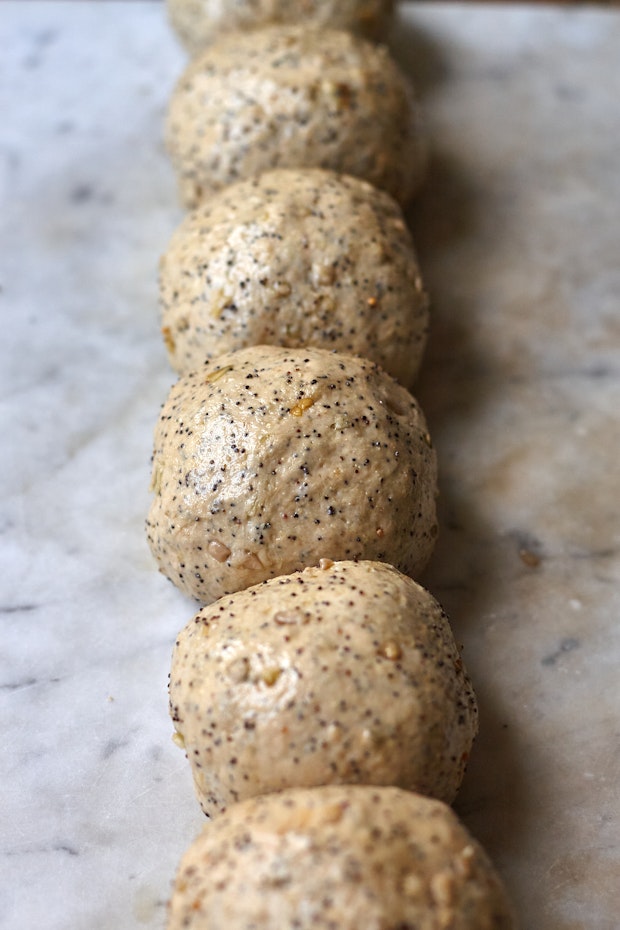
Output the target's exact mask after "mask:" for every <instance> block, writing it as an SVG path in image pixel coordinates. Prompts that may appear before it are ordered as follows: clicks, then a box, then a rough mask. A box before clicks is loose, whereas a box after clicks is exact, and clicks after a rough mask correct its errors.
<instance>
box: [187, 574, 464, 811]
mask: <svg viewBox="0 0 620 930" xmlns="http://www.w3.org/2000/svg"><path fill="white" fill-rule="evenodd" d="M170 714H171V717H172V719H173V722H174V726H175V729H176V733H177V736H176V739H177V741H178V742H179V744H180V745H182V746H184V748H185V751H186V753H187V758H188V759H189V762H190V765H191V768H192V774H193V777H194V784H195V787H196V793H197V795H198V800H199V801H200V804H201V807H202V809H203V811H204V812H205V814H208V815H210V816H211V815H214V814H217V813H218V812H220V811H222V810H224V809H225V808H226V807H228V805H230V804H233V803H235V802H236V801H240V800H244V799H245V798H250V797H253V796H254V795H257V794H267V793H269V792H272V791H280V790H282V789H283V788H291V787H312V786H315V785H329V784H367V785H398V786H400V787H401V788H407V789H410V790H412V791H419V792H420V793H422V794H426V795H432V796H433V797H438V798H440V799H441V800H443V801H448V802H449V801H452V800H453V799H454V796H455V795H456V792H457V790H458V788H459V785H460V783H461V780H462V777H463V773H464V770H465V763H466V761H467V758H468V756H469V752H470V750H471V746H472V743H473V740H474V736H475V735H476V732H477V723H478V714H477V705H476V699H475V696H474V693H473V690H472V686H471V682H470V680H469V678H468V676H467V673H466V672H465V670H464V668H463V663H462V661H461V658H460V655H459V651H458V648H457V646H456V644H455V642H454V637H453V635H452V631H451V629H450V624H449V623H448V619H447V617H446V616H445V614H444V613H443V611H442V610H441V607H440V606H439V604H438V603H437V602H436V601H435V600H434V599H433V598H432V597H431V595H430V594H429V593H428V591H425V590H424V588H422V587H420V586H419V585H417V584H416V583H415V582H414V581H412V580H411V579H410V578H408V577H407V576H405V575H402V574H400V573H399V572H397V571H396V569H394V568H392V567H391V566H389V565H385V564H382V563H381V562H335V563H332V562H329V561H328V562H326V563H322V565H321V566H320V567H317V568H307V569H305V570H304V571H303V572H298V573H296V574H293V575H285V576H283V577H280V578H272V579H270V580H269V581H265V582H263V583H262V584H260V585H257V586H256V587H253V588H249V589H247V590H245V591H239V592H237V593H236V594H232V595H230V596H229V597H225V598H222V599H221V600H220V601H218V602H217V603H215V604H212V605H211V606H209V607H203V609H202V610H201V611H200V613H198V614H197V616H196V617H194V619H193V620H192V621H190V623H188V625H187V626H186V627H185V629H184V630H183V631H182V632H181V633H180V635H179V638H178V640H177V642H176V645H175V649H174V653H173V659H172V671H171V676H170Z"/></svg>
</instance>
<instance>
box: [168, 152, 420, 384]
mask: <svg viewBox="0 0 620 930" xmlns="http://www.w3.org/2000/svg"><path fill="white" fill-rule="evenodd" d="M159 283H160V304H161V311H162V333H163V336H164V341H165V344H166V347H167V349H168V354H169V357H170V362H171V364H172V367H173V368H174V369H175V370H176V371H177V372H179V373H180V374H183V373H185V372H187V371H189V370H191V369H192V368H195V367H196V366H197V365H200V364H202V363H203V362H204V361H205V360H206V359H210V358H214V357H217V356H218V355H221V354H223V353H225V352H230V351H234V350H235V349H240V348H245V347H246V346H251V345H261V344H264V345H281V346H286V347H294V346H302V345H309V346H319V347H324V348H332V349H335V350H337V351H339V352H346V353H348V354H350V355H361V356H364V357H366V358H369V359H370V360H371V361H375V362H378V363H379V364H380V365H381V366H382V367H383V368H385V370H386V371H387V372H388V373H389V374H391V375H393V376H394V377H395V378H396V379H397V380H398V381H400V382H401V384H404V385H405V387H411V386H412V384H413V383H414V381H415V378H416V376H417V373H418V370H419V367H420V363H421V360H422V355H423V351H424V347H425V344H426V334H427V329H428V298H427V295H426V292H425V290H424V287H423V284H422V278H421V275H420V269H419V265H418V261H417V257H416V253H415V249H414V246H413V242H412V239H411V235H410V233H409V231H408V229H407V227H406V225H405V222H404V219H403V215H402V212H401V210H400V207H399V206H398V204H397V203H396V201H395V200H393V198H392V197H390V195H389V194H387V193H385V191H380V190H378V189H377V188H374V187H372V185H370V184H368V183H367V182H365V181H362V180H360V179H359V178H352V177H348V176H344V175H337V174H334V173H333V172H328V171H322V170H319V169H303V170H294V169H276V170H274V171H270V172H267V173H266V174H263V175H261V176H260V177H258V178H255V179H252V180H247V181H241V182H239V183H238V184H234V185H231V186H230V187H227V188H225V189H224V190H223V191H221V192H220V193H219V194H215V195H214V196H213V197H212V198H210V199H209V200H208V201H206V203H204V204H203V205H201V206H200V207H198V208H197V209H196V210H195V211H194V212H192V213H190V214H188V215H187V216H186V218H185V220H184V221H183V222H182V223H181V225H180V226H179V228H178V229H177V230H176V232H175V233H174V235H173V236H172V239H171V241H170V244H169V246H168V249H167V251H166V253H165V254H164V256H163V257H162V260H161V262H160V275H159Z"/></svg>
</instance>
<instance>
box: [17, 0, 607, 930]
mask: <svg viewBox="0 0 620 930" xmlns="http://www.w3.org/2000/svg"><path fill="white" fill-rule="evenodd" d="M0 37H1V47H2V49H3V53H2V58H3V60H2V66H1V68H2V72H1V77H0V112H1V113H2V123H1V128H0V201H1V204H2V206H1V208H0V235H1V244H0V287H1V291H0V310H1V313H2V330H3V338H2V340H1V343H0V353H1V357H2V361H1V368H0V371H1V376H2V394H1V397H0V417H1V428H2V437H3V439H2V453H1V455H2V478H3V480H2V488H1V492H0V493H1V503H0V547H1V555H2V570H1V593H0V624H1V627H0V630H1V632H0V637H1V644H2V645H1V647H0V701H1V716H0V727H1V730H2V746H3V754H2V764H1V770H0V771H1V775H0V778H1V796H2V805H1V808H0V862H1V868H0V874H1V876H2V877H1V878H0V927H2V928H7V930H9V928H30V927H45V928H47V930H61V928H68V927H70V928H71V930H87V928H88V930H112V928H115V930H124V928H139V927H147V928H162V927H163V926H164V921H165V901H166V899H167V896H168V893H169V890H170V883H171V880H172V877H173V874H174V871H175V868H176V864H177V861H178V859H179V856H180V854H181V852H182V851H183V850H184V849H185V847H186V846H187V845H188V844H189V842H190V840H191V839H192V838H193V836H194V834H195V833H196V832H197V830H198V828H199V826H200V824H201V823H202V817H201V815H200V813H199V811H198V808H197V804H196V802H195V801H194V797H193V791H192V787H191V779H190V775H189V770H188V768H187V764H186V762H185V760H184V758H183V755H182V753H180V752H179V750H178V749H177V748H176V747H175V746H174V745H173V743H172V741H171V732H172V730H171V725H170V723H169V721H168V716H167V699H166V681H167V674H168V666H169V659H170V651H171V644H172V642H173V639H174V637H175V634H176V632H177V631H178V630H179V629H180V628H181V626H183V625H184V624H185V623H186V622H187V620H188V619H189V618H190V617H191V616H192V614H193V612H194V606H193V604H191V603H190V602H189V601H187V600H186V599H184V598H183V597H182V596H181V595H180V594H178V593H177V592H176V591H175V590H174V589H173V588H172V586H171V585H169V584H168V583H167V582H166V581H165V579H164V578H163V577H162V576H161V575H159V574H158V572H157V571H156V570H155V567H154V564H153V562H152V560H151V557H150V554H149V552H148V549H147V546H146V543H145V539H144V534H143V528H142V527H143V519H144V515H145V513H146V509H147V506H148V499H149V494H148V482H149V456H150V445H151V433H152V428H153V425H154V422H155V419H156V416H157V411H158V408H159V405H160V404H161V402H162V401H163V399H164V397H165V394H166V392H167V390H168V387H169V385H170V384H171V383H172V380H173V377H172V374H171V372H170V370H169V369H168V367H167V363H166V359H165V354H164V349H163V347H162V345H161V342H160V336H159V321H158V311H157V302H156V284H155V276H156V265H157V259H158V256H159V254H160V252H161V251H162V249H163V248H164V246H165V244H166V242H167V240H168V237H169V235H170V233H171V232H172V230H173V229H174V227H175V226H176V224H177V222H178V221H179V219H180V216H181V214H180V211H179V208H178V206H177V204H176V195H175V185H174V180H173V178H172V175H171V170H170V168H169V165H168V163H167V161H166V158H165V156H164V154H163V151H162V144H161V129H162V117H163V110H164V106H165V102H166V100H167V97H168V94H169V92H170V89H171V86H172V84H173V82H174V80H175V78H176V76H177V74H178V73H179V72H180V70H181V67H182V64H183V56H182V54H181V51H180V49H179V48H178V47H177V45H176V43H175V40H174V38H173V37H172V34H171V33H170V31H169V29H168V26H167V24H166V22H165V18H164V12H163V8H162V6H161V5H160V4H158V3H154V2H150V0H144V2H135V3H132V2H126V3H122V4H106V3H96V2H95V3H89V2H81V3H71V2H56V0H45V2H37V0H32V2H29V3H22V2H11V0H9V2H4V3H3V4H2V16H1V17H0ZM619 47H620V15H619V14H618V13H614V12H609V11H602V10H584V9H574V8H570V9H559V8H558V9H553V8H547V7H544V6H542V7H541V6H539V5H533V6H531V7H520V6H501V7H499V6H492V5H481V6H476V5H471V4H467V5H460V6H459V5H457V4H453V5H444V4H442V3H433V4H428V5H421V6H415V5H413V6H407V7H406V8H404V9H403V14H402V22H401V24H400V28H399V29H398V30H397V35H396V36H395V48H396V53H397V54H398V56H399V57H400V59H401V61H402V62H403V64H404V66H405V67H406V68H407V69H408V70H409V71H410V72H411V73H412V74H413V75H415V77H416V80H417V82H418V85H419V88H420V92H421V95H422V98H423V102H424V106H425V109H426V113H427V118H428V126H429V132H430V136H431V140H432V151H433V158H432V162H431V169H430V176H429V181H428V184H427V186H426V188H425V190H424V192H423V194H422V196H421V197H420V199H419V200H418V202H417V203H416V204H415V206H414V207H413V208H412V210H411V224H412V228H413V230H414V233H415V237H416V241H417V244H418V248H419V252H420V256H421V261H422V266H423V269H424V272H425V277H426V281H427V284H428V287H429V289H430V291H431V295H432V298H433V326H432V333H431V340H430V345H429V350H428V355H427V359H426V364H425V368H424V371H423V375H422V378H421V381H420V384H419V388H418V392H417V393H418V396H419V398H420V400H421V402H422V404H423V406H424V408H425V410H426V413H427V416H428V419H429V422H430V426H431V429H432V433H433V436H434V439H435V443H436V445H437V447H438V451H439V460H440V466H441V526H442V533H441V537H440V542H439V544H438V548H437V550H436V553H435V556H434V558H433V561H432V564H431V567H430V570H429V572H428V575H427V577H426V579H425V581H426V583H427V585H428V587H429V588H430V589H431V590H432V591H433V593H434V594H435V595H436V596H437V597H438V598H439V600H440V601H442V603H443V604H444V606H445V607H446V609H447V610H448V612H449V614H450V616H451V618H452V621H453V626H454V629H455V632H456V635H457V638H458V639H459V640H460V641H462V642H463V643H464V646H465V657H466V660H467V663H468V666H469V669H470V672H471V674H472V677H473V679H474V682H475V685H476V689H477V692H478V696H479V702H480V706H481V734H480V738H479V740H478V742H477V744H476V747H475V750H474V754H473V757H472V760H471V764H470V768H469V771H468V774H467V777H466V782H465V785H464V787H463V790H462V792H461V794H460V796H459V799H458V802H457V805H456V807H457V810H458V812H459V814H460V816H462V818H463V819H464V821H465V822H466V824H467V825H468V826H469V828H470V829H471V830H472V831H473V833H474V834H475V835H476V836H477V837H478V838H479V839H480V840H481V841H482V842H483V843H484V845H485V846H486V848H487V850H488V852H489V853H490V855H491V857H492V859H493V860H494V862H495V863H496V864H497V866H498V868H499V869H500V871H501V873H502V875H503V876H504V878H505V881H506V883H507V885H508V887H509V888H510V890H511V892H512V895H513V897H514V899H515V901H516V904H517V908H518V910H519V912H520V915H521V919H522V925H523V928H524V930H529V928H531V930H534V928H536V930H577V928H591V930H617V927H618V920H619V918H618V914H619V913H620V881H619V877H620V830H619V826H620V790H619V773H620V674H619V671H618V669H619V664H620V624H619V623H618V614H619V612H620V611H619V608H620V596H619V587H618V581H619V575H620V558H619V544H620V527H619V522H618V512H619V509H620V508H619V501H620V468H619V462H620V430H619V427H618V411H619V410H620V313H619V303H620V260H619V259H620V220H619V218H618V217H619V212H618V203H619V200H620V170H619V161H618V152H619V151H620V122H619V120H618V100H619V99H620V58H619V56H618V48H619Z"/></svg>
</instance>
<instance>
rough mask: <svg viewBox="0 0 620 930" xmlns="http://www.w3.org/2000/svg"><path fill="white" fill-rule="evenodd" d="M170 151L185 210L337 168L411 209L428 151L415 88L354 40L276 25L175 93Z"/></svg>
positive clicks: (376, 50) (194, 71)
mask: <svg viewBox="0 0 620 930" xmlns="http://www.w3.org/2000/svg"><path fill="white" fill-rule="evenodd" d="M166 146H167V149H168V152H169V155H170V158H171V161H172V164H173V166H174V168H175V170H176V172H177V176H178V181H179V193H180V197H181V200H182V202H183V203H184V204H185V206H186V207H188V208H192V207H195V206H196V205H197V204H198V203H200V201H201V200H204V199H205V198H206V197H208V196H210V195H211V194H212V193H213V192H214V191H217V190H220V189H221V188H223V187H226V186H227V185H228V184H232V183H234V182H235V181H239V180H242V179H244V178H250V177H254V176H255V175H258V174H261V173H262V172H264V171H267V170H269V169H271V168H327V169H331V170H333V171H337V172H339V173H342V174H351V175H354V176H355V177H361V178H363V179H365V180H366V181H370V183H371V184H374V185H375V186H376V187H379V188H381V189H383V190H387V191H388V192H389V193H391V194H392V196H393V197H395V198H396V200H398V202H399V203H400V204H406V203H408V201H409V200H410V199H411V197H412V195H413V194H414V193H415V191H416V190H417V189H418V187H419V186H420V184H421V183H422V180H423V177H424V173H425V169H426V144H425V142H424V132H423V129H422V126H421V117H420V113H419V109H418V105H417V101H416V99H415V95H414V92H413V89H412V87H411V84H410V82H409V80H408V78H407V77H406V76H405V75H404V74H403V72H402V71H401V70H400V69H399V67H398V65H397V64H396V62H395V61H394V59H393V58H392V57H391V56H390V54H389V52H388V51H387V49H386V48H384V47H383V46H376V45H373V44H371V43H370V42H367V41H365V40H363V39H360V38H358V37H357V36H354V35H352V34H350V33H348V32H344V31H339V30H332V29H330V30H320V31H317V30H314V29H308V28H307V27H299V26H272V27H269V28H265V29H260V30H257V31H256V32H251V33H233V34H225V35H224V36H222V38H220V39H219V40H218V41H217V43H215V44H214V45H212V46H210V47H209V48H208V49H207V50H206V51H204V52H202V53H201V54H200V55H199V56H198V57H197V58H195V59H194V60H193V61H192V62H191V63H190V64H189V66H188V67H187V69H186V70H185V72H184V74H183V75H182V76H181V78H180V79H179V81H178V82H177V85H176V87H175V89H174V91H173V93H172V96H171V99H170V103H169V107H168V113H167V120H166Z"/></svg>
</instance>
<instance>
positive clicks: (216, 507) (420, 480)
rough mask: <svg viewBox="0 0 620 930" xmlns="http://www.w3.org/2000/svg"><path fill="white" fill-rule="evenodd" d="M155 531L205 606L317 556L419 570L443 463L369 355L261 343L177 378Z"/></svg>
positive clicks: (160, 441) (173, 574) (157, 470)
mask: <svg viewBox="0 0 620 930" xmlns="http://www.w3.org/2000/svg"><path fill="white" fill-rule="evenodd" d="M151 487H152V490H153V492H154V497H153V501H152V504H151V508H150V511H149V516H148V519H147V538H148V542H149V545H150V547H151V551H152V552H153V555H154V557H155V559H156V561H157V563H158V565H159V567H160V570H161V571H162V572H163V573H164V574H165V575H166V576H167V577H168V578H170V580H171V581H173V582H174V584H176V585H177V587H179V588H180V589H181V590H182V591H184V592H185V593H187V594H189V595H191V596H193V597H195V598H196V599H197V600H199V601H201V602H202V603H203V604H208V603H210V602H211V601H213V600H215V599H216V598H218V597H221V596H222V595H224V594H231V593H232V592H234V591H239V590H241V589H243V588H247V587H250V586H251V585H254V584H258V582H260V581H265V580H266V579H267V578H272V577H275V576H276V575H284V574H289V573H291V572H294V571H298V570H299V569H302V568H305V567H306V566H308V565H317V564H318V562H319V560H320V559H322V558H329V559H332V560H334V561H337V560H344V559H346V560H353V561H358V560H360V559H371V560H373V561H378V562H389V563H390V564H392V565H394V566H396V568H398V569H399V570H400V571H403V572H404V573H405V574H408V575H410V576H412V577H416V576H417V575H418V574H419V572H421V571H422V569H423V568H424V567H425V565H426V563H427V562H428V559H429V558H430V555H431V552H432V550H433V548H434V545H435V537H436V535H437V522H436V504H435V499H436V495H437V458H436V454H435V450H434V449H433V447H432V443H431V439H430V436H429V434H428V431H427V426H426V421H425V418H424V415H423V413H422V411H421V409H420V407H419V405H418V404H417V402H416V401H415V399H414V398H413V397H412V396H411V394H410V393H409V392H408V391H407V390H406V389H405V388H404V387H402V386H401V385H399V384H398V383H397V382H396V381H395V380H394V379H393V378H391V377H390V376H389V375H387V374H386V373H385V372H384V371H383V369H381V368H379V367H378V366H377V365H375V364H374V363H373V362H369V361H367V360H366V359H359V358H355V357H353V356H349V355H342V354H339V353H335V352H329V351H328V350H326V349H317V348H303V349H283V348H280V347H276V346H254V347H252V348H250V349H240V350H239V351H238V352H231V353H230V354H228V355H222V356H219V358H218V359H217V360H214V361H213V362H208V363H206V364H205V365H204V366H203V367H202V368H197V369H195V370H194V371H191V372H189V373H188V374H187V375H184V376H182V377H181V378H180V379H179V381H178V382H177V383H176V384H175V385H173V387H172V389H171V391H170V394H169V396H168V399H167V401H166V403H165V404H164V406H163V408H162V410H161V413H160V417H159V420H158V423H157V426H156V429H155V436H154V451H153V471H152V478H151Z"/></svg>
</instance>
